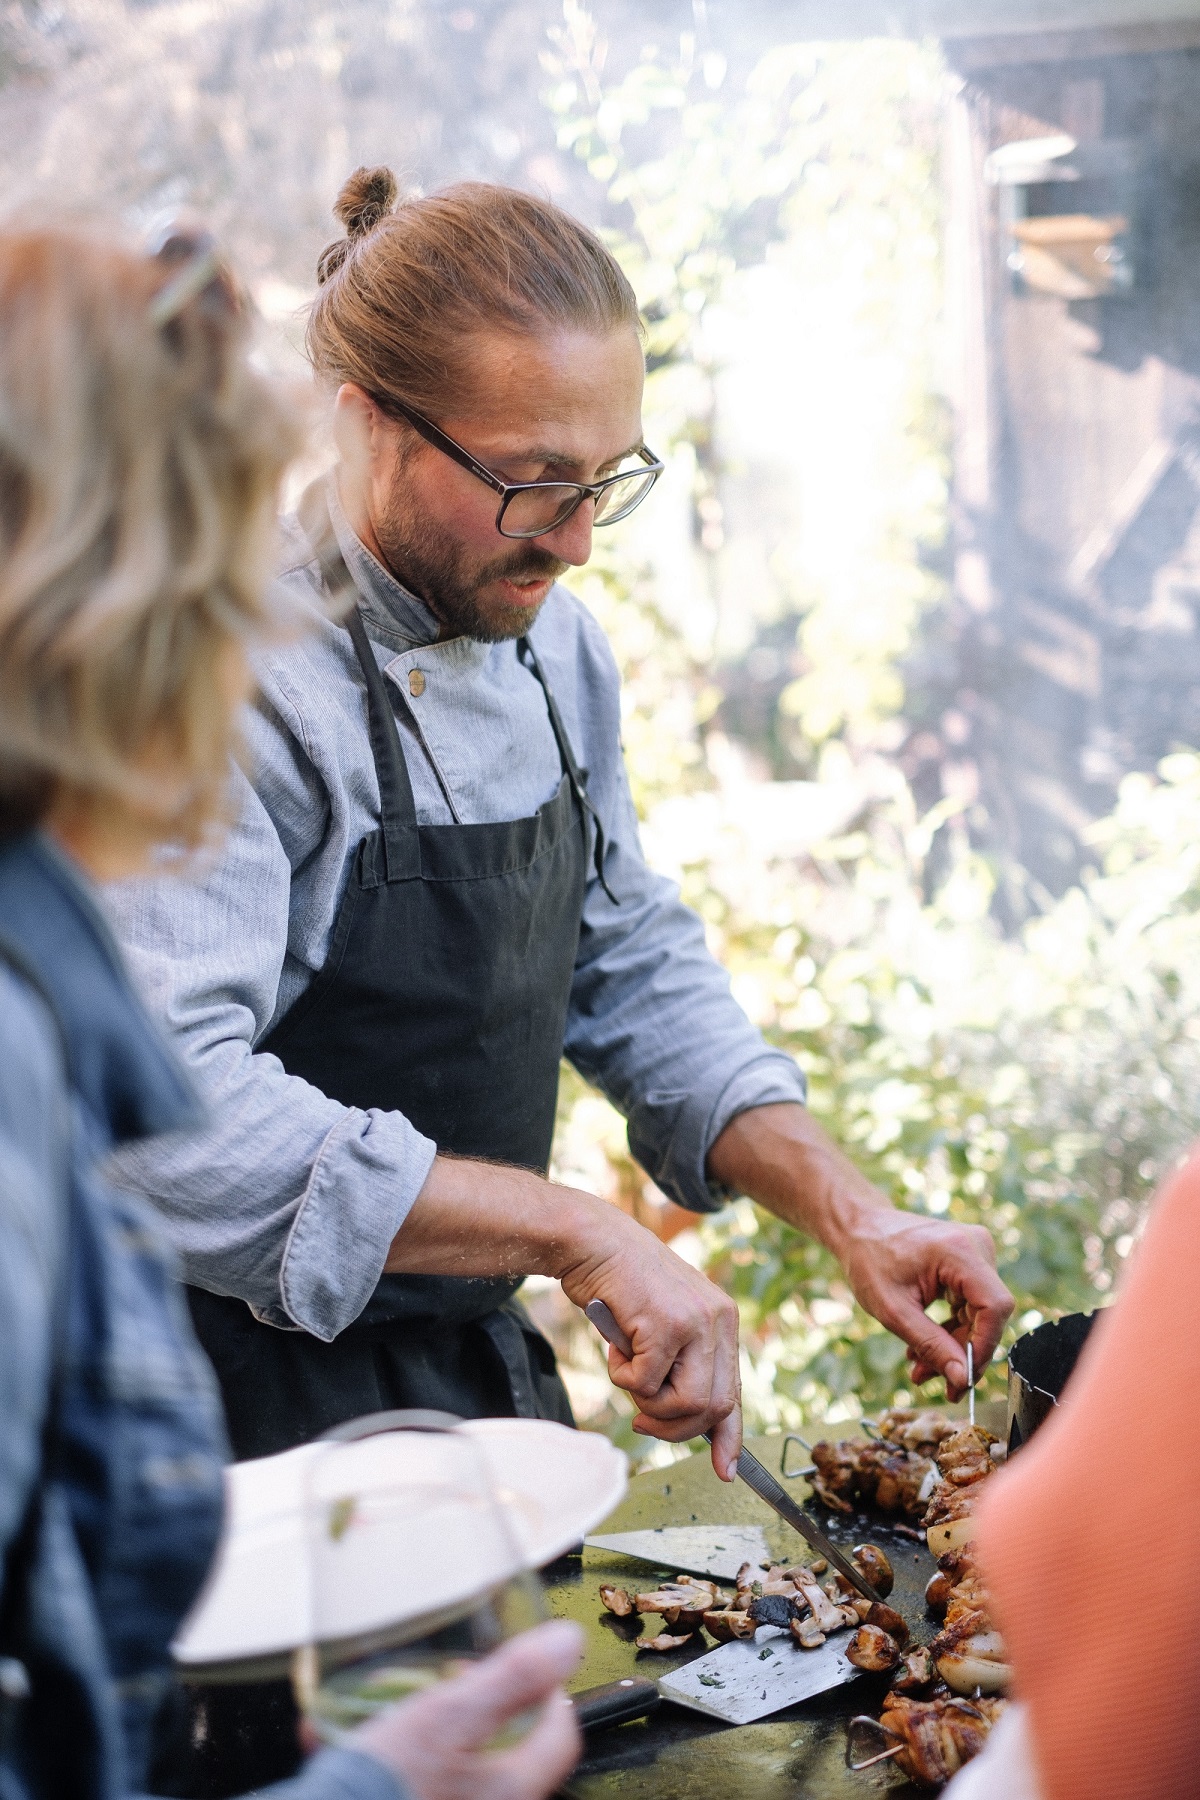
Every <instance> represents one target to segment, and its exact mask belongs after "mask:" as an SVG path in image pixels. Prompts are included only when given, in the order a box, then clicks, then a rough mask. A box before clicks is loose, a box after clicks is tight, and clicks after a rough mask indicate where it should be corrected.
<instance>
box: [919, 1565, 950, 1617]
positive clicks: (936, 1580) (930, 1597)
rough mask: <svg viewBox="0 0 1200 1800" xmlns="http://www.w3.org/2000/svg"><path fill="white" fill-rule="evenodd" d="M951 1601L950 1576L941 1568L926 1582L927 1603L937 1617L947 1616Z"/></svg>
mask: <svg viewBox="0 0 1200 1800" xmlns="http://www.w3.org/2000/svg"><path fill="white" fill-rule="evenodd" d="M949 1601H950V1577H949V1576H948V1575H946V1574H944V1573H943V1571H942V1570H941V1569H939V1570H938V1572H937V1574H936V1575H931V1576H930V1577H929V1580H928V1581H927V1582H926V1584H925V1604H926V1606H927V1607H928V1608H929V1610H930V1612H931V1613H933V1614H934V1615H935V1616H936V1617H937V1618H939V1619H940V1618H943V1617H944V1616H945V1612H946V1607H947V1605H948V1604H949Z"/></svg>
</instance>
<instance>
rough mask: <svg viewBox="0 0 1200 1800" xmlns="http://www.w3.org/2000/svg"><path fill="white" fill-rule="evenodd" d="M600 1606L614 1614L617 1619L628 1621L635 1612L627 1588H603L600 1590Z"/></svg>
mask: <svg viewBox="0 0 1200 1800" xmlns="http://www.w3.org/2000/svg"><path fill="white" fill-rule="evenodd" d="M600 1602H601V1605H603V1606H605V1607H607V1609H608V1611H609V1612H610V1613H616V1615H617V1617H618V1619H628V1618H629V1617H630V1615H631V1614H632V1613H635V1612H636V1611H637V1608H636V1606H635V1605H634V1604H633V1595H632V1594H631V1593H630V1592H629V1590H628V1589H627V1588H619V1587H608V1586H603V1587H601V1589H600Z"/></svg>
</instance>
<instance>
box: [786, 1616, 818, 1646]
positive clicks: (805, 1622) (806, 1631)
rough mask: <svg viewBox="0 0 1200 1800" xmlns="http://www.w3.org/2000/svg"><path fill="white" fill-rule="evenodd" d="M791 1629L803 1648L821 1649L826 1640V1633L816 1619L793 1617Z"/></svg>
mask: <svg viewBox="0 0 1200 1800" xmlns="http://www.w3.org/2000/svg"><path fill="white" fill-rule="evenodd" d="M790 1629H791V1633H792V1636H793V1637H794V1638H795V1640H796V1642H797V1643H798V1644H799V1646H800V1648H801V1649H802V1650H819V1649H820V1648H821V1645H822V1644H823V1643H824V1642H825V1633H824V1632H823V1631H822V1630H821V1629H820V1627H819V1626H818V1624H817V1622H816V1620H815V1619H811V1618H809V1619H793V1620H792V1623H791V1627H790Z"/></svg>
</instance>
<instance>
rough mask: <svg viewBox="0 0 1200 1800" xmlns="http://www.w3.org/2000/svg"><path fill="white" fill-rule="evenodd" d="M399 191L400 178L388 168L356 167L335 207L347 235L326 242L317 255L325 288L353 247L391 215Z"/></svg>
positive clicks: (318, 281)
mask: <svg viewBox="0 0 1200 1800" xmlns="http://www.w3.org/2000/svg"><path fill="white" fill-rule="evenodd" d="M398 192H399V189H398V187H397V185H396V177H395V176H394V175H393V174H392V171H391V170H390V169H386V168H377V169H355V171H354V173H353V175H351V176H350V178H349V179H348V180H347V181H345V182H343V184H342V191H341V193H340V194H339V195H338V197H337V201H336V203H335V205H334V208H333V210H334V213H335V214H336V216H337V217H338V218H339V219H340V220H341V221H342V224H343V225H344V226H345V227H346V235H345V237H344V238H336V239H335V240H334V242H333V243H332V244H326V246H325V248H324V250H322V252H321V254H320V256H319V257H318V258H317V284H318V286H321V287H323V286H324V284H325V283H326V282H327V281H328V280H329V278H330V276H331V275H336V274H337V272H338V270H339V269H340V268H341V266H342V264H343V263H344V262H345V260H346V258H347V257H348V256H349V254H350V250H351V248H352V246H353V245H354V244H356V243H357V242H358V241H359V239H360V238H365V237H366V236H367V235H368V233H369V232H372V231H374V229H375V227H376V225H378V224H379V222H380V220H381V219H386V218H387V216H388V214H389V213H390V212H391V210H392V208H393V206H394V205H395V204H396V195H397V194H398Z"/></svg>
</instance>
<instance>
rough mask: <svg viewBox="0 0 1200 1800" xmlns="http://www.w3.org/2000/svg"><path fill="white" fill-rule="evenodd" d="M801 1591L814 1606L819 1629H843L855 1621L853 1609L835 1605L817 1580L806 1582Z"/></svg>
mask: <svg viewBox="0 0 1200 1800" xmlns="http://www.w3.org/2000/svg"><path fill="white" fill-rule="evenodd" d="M800 1593H801V1595H802V1596H803V1598H804V1599H805V1600H807V1601H808V1604H809V1606H810V1607H811V1608H812V1616H813V1618H814V1619H815V1621H816V1625H817V1630H818V1631H824V1632H830V1631H841V1629H842V1628H843V1626H845V1625H849V1624H852V1623H853V1620H854V1617H855V1615H854V1613H853V1610H852V1609H851V1608H849V1607H841V1606H835V1605H834V1603H833V1601H832V1600H831V1599H830V1598H829V1596H828V1595H827V1594H825V1593H823V1592H822V1590H821V1589H820V1588H819V1587H818V1586H817V1584H816V1582H815V1581H814V1582H812V1583H806V1584H805V1586H804V1587H802V1588H801V1589H800ZM847 1615H849V1616H847Z"/></svg>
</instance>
